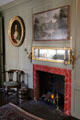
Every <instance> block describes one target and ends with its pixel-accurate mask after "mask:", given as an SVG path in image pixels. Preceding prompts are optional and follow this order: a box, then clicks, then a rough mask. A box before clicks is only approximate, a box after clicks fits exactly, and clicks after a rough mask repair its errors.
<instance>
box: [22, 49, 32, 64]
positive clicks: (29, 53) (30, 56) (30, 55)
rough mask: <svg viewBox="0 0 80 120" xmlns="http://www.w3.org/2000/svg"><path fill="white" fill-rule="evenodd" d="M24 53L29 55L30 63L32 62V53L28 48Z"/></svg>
mask: <svg viewBox="0 0 80 120" xmlns="http://www.w3.org/2000/svg"><path fill="white" fill-rule="evenodd" d="M24 51H25V52H26V53H27V56H28V58H29V59H30V62H32V52H28V50H27V48H25V49H24Z"/></svg>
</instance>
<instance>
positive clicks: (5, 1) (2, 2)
mask: <svg viewBox="0 0 80 120" xmlns="http://www.w3.org/2000/svg"><path fill="white" fill-rule="evenodd" d="M12 1H14V0H0V6H2V5H5V4H7V3H9V2H12Z"/></svg>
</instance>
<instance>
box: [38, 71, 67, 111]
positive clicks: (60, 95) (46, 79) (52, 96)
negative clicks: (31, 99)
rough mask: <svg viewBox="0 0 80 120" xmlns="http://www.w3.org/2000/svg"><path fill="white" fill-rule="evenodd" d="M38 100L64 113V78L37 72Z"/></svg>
mask: <svg viewBox="0 0 80 120" xmlns="http://www.w3.org/2000/svg"><path fill="white" fill-rule="evenodd" d="M37 74H38V78H39V99H40V100H42V101H44V102H46V103H48V104H50V105H53V107H54V108H57V109H60V110H62V111H64V87H65V85H64V78H65V77H64V76H62V75H57V74H52V73H49V72H43V71H37Z"/></svg>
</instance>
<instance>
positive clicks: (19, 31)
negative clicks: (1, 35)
mask: <svg viewBox="0 0 80 120" xmlns="http://www.w3.org/2000/svg"><path fill="white" fill-rule="evenodd" d="M8 37H9V40H10V42H11V43H12V45H14V46H15V47H19V46H20V45H21V44H22V43H23V41H24V23H23V20H22V19H21V17H19V16H14V17H12V18H11V19H10V21H9V26H8Z"/></svg>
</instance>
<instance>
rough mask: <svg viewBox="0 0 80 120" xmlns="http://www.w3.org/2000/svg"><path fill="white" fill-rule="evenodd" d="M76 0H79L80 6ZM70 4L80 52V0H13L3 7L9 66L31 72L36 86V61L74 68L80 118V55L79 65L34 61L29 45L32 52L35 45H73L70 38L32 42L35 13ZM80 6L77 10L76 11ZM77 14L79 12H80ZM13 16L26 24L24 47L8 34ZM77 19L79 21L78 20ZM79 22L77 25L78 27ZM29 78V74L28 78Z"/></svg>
mask: <svg viewBox="0 0 80 120" xmlns="http://www.w3.org/2000/svg"><path fill="white" fill-rule="evenodd" d="M20 2H21V1H20ZM76 2H79V3H78V4H77V5H78V9H77V6H76ZM65 5H70V36H71V37H72V49H73V51H74V53H75V51H76V56H80V55H79V54H80V52H79V51H80V47H79V44H80V34H79V31H80V25H79V21H80V12H79V11H80V0H29V1H28V0H23V1H22V2H21V3H19V4H18V2H16V3H14V4H9V5H7V6H4V7H1V8H0V9H1V11H2V13H3V16H4V26H5V50H6V66H5V68H6V70H8V69H12V68H20V69H22V70H24V71H25V73H28V86H29V87H30V88H33V66H32V64H42V65H48V66H54V67H61V68H66V69H71V70H72V83H71V86H72V90H71V114H72V115H73V116H76V117H78V118H80V104H79V101H80V67H79V66H80V64H79V63H80V58H79V57H78V58H77V61H76V64H75V68H74V69H72V65H64V64H59V63H50V62H41V61H32V63H31V62H30V60H29V59H28V56H27V54H26V52H25V51H24V49H25V48H27V50H28V51H29V52H30V51H31V48H32V46H48V47H49V46H51V47H70V40H67V41H56V42H55V41H51V42H49V41H46V42H42V41H40V42H34V41H33V42H32V15H33V14H34V13H37V12H42V11H45V10H49V9H54V8H57V7H60V6H65ZM76 10H77V11H76ZM76 14H77V16H76ZM13 16H20V17H21V18H22V19H23V20H24V24H25V28H26V29H25V39H24V42H23V44H22V45H21V46H20V47H14V46H13V45H12V44H11V42H10V41H9V38H8V24H9V21H10V19H11V18H12V17H13ZM76 23H77V24H76ZM76 25H77V27H76ZM25 81H27V77H26V78H25Z"/></svg>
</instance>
